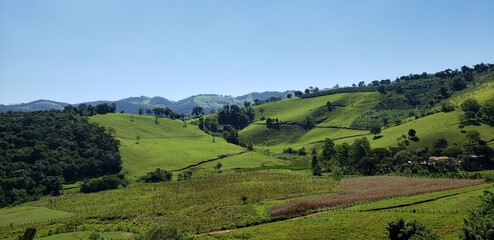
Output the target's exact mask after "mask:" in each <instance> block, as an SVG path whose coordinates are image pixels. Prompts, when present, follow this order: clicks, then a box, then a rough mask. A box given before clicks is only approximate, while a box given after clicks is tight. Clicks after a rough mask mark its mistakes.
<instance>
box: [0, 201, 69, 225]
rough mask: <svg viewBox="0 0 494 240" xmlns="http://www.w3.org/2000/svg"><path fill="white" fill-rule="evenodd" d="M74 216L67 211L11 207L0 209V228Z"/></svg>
mask: <svg viewBox="0 0 494 240" xmlns="http://www.w3.org/2000/svg"><path fill="white" fill-rule="evenodd" d="M73 215H74V214H73V213H71V212H69V211H60V210H54V209H49V208H45V207H30V206H22V207H13V208H0V227H5V226H11V225H21V224H32V223H36V222H43V221H49V220H56V219H61V218H67V217H71V216H73Z"/></svg>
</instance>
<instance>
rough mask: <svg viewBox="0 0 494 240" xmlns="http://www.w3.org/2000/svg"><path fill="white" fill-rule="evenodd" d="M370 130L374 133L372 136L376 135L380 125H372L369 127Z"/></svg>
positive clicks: (379, 131)
mask: <svg viewBox="0 0 494 240" xmlns="http://www.w3.org/2000/svg"><path fill="white" fill-rule="evenodd" d="M370 132H371V133H372V134H374V137H376V136H377V135H378V134H379V133H381V127H380V126H372V127H371V128H370Z"/></svg>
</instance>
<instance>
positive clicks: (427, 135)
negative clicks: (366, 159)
mask: <svg viewBox="0 0 494 240" xmlns="http://www.w3.org/2000/svg"><path fill="white" fill-rule="evenodd" d="M459 114H460V111H459V110H456V111H453V112H449V113H442V112H441V113H436V114H433V115H429V116H426V117H423V118H419V119H415V120H412V121H410V122H407V123H404V124H401V125H399V126H395V127H391V128H387V129H383V130H382V132H381V135H382V136H383V137H382V138H380V139H377V140H372V135H370V136H368V137H367V138H368V139H369V140H370V143H371V146H372V147H374V148H376V147H388V146H397V145H398V143H397V141H396V139H397V138H399V137H400V136H401V135H403V134H405V135H407V134H408V130H409V129H415V130H416V131H417V137H418V138H419V141H418V142H413V141H410V145H409V146H408V148H409V149H417V148H422V147H430V146H433V144H434V142H435V141H437V139H439V138H444V139H446V140H447V141H448V144H450V145H451V144H453V143H458V144H460V143H462V142H463V141H464V140H465V136H464V135H465V134H464V133H462V132H461V129H460V128H459V120H458V116H459ZM464 130H466V131H469V130H476V131H479V132H480V135H481V138H482V139H483V140H491V139H493V138H494V128H493V127H491V126H488V125H485V124H481V125H480V126H467V127H465V128H464ZM356 138H360V137H352V138H346V139H342V140H336V141H335V142H336V143H342V142H347V143H351V142H353V141H354V140H355V139H356Z"/></svg>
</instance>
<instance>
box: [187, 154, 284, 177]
mask: <svg viewBox="0 0 494 240" xmlns="http://www.w3.org/2000/svg"><path fill="white" fill-rule="evenodd" d="M218 163H221V164H222V166H221V170H222V171H227V170H241V169H263V168H278V167H280V168H283V167H289V166H291V165H292V163H291V162H290V161H286V160H282V159H279V158H277V157H276V156H271V155H267V154H263V153H261V152H257V151H250V152H246V153H244V154H240V155H235V156H230V157H226V158H223V159H220V160H217V161H212V162H208V163H206V164H203V165H201V166H199V167H197V168H196V172H199V173H210V172H217V170H216V169H215V168H214V167H215V166H216V165H217V164H218Z"/></svg>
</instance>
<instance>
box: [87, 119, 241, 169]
mask: <svg viewBox="0 0 494 240" xmlns="http://www.w3.org/2000/svg"><path fill="white" fill-rule="evenodd" d="M90 121H91V122H94V123H97V124H99V125H101V126H104V127H106V128H107V130H108V129H109V128H113V129H114V131H115V133H114V136H115V138H117V139H118V140H119V141H120V143H121V146H120V153H121V156H122V160H123V168H124V171H126V172H127V173H128V174H127V175H128V176H129V177H130V178H137V177H140V176H143V175H145V174H146V172H149V171H153V170H155V169H156V168H158V167H159V168H162V169H166V170H175V169H180V168H183V167H186V166H188V165H191V164H194V163H198V162H200V161H204V160H208V159H212V158H216V157H218V156H219V155H223V154H234V153H239V152H242V151H244V150H245V149H244V148H241V147H239V146H236V145H233V144H229V143H227V142H226V141H225V140H223V139H222V138H216V139H215V142H213V141H212V138H211V136H209V135H207V134H206V133H204V132H202V131H201V130H199V129H198V128H197V127H196V126H188V127H183V123H182V121H179V120H171V119H159V120H158V121H159V124H156V123H155V118H154V117H150V116H138V115H132V114H118V113H117V114H107V115H96V116H93V117H91V118H90ZM137 136H140V139H139V144H136V140H137V139H136V137H137Z"/></svg>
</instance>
